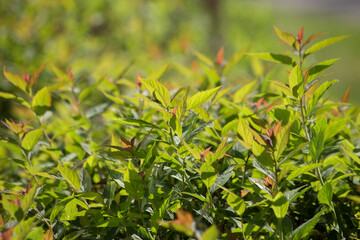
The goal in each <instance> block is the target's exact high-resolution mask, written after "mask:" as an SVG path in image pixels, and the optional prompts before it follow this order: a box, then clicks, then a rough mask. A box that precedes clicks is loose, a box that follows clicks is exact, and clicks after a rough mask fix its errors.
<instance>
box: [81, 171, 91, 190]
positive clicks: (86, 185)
mask: <svg viewBox="0 0 360 240" xmlns="http://www.w3.org/2000/svg"><path fill="white" fill-rule="evenodd" d="M79 177H80V182H81V186H80V189H79V191H80V192H90V191H91V187H92V184H91V177H90V175H89V173H88V172H87V171H86V169H85V168H81V169H80V171H79Z"/></svg>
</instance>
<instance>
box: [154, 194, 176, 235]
mask: <svg viewBox="0 0 360 240" xmlns="http://www.w3.org/2000/svg"><path fill="white" fill-rule="evenodd" d="M171 197H172V194H171V192H170V193H169V194H168V197H167V198H166V199H164V201H163V202H162V204H161V206H160V207H159V208H158V209H156V210H155V211H154V214H153V215H152V216H151V231H152V233H153V234H155V233H156V232H157V228H158V226H159V224H158V221H159V220H162V219H163V217H164V215H165V213H166V210H167V209H168V207H169V204H170V199H171Z"/></svg>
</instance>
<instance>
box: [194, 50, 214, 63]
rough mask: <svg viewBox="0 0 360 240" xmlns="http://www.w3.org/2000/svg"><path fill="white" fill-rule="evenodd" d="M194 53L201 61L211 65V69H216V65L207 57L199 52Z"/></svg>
mask: <svg viewBox="0 0 360 240" xmlns="http://www.w3.org/2000/svg"><path fill="white" fill-rule="evenodd" d="M193 53H194V54H195V56H196V57H197V58H198V59H199V60H200V61H202V62H203V63H205V64H207V65H209V66H210V67H214V63H213V62H212V61H211V60H210V59H209V58H208V57H207V56H205V55H204V54H202V53H200V52H198V51H193Z"/></svg>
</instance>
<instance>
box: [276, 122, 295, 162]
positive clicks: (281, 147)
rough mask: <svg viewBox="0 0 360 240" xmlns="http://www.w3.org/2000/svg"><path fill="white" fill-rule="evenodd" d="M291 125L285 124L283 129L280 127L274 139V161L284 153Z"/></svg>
mask: <svg viewBox="0 0 360 240" xmlns="http://www.w3.org/2000/svg"><path fill="white" fill-rule="evenodd" d="M291 126H292V123H289V124H287V125H286V126H285V127H282V129H281V130H280V132H279V133H278V134H277V135H276V137H275V140H276V142H275V151H274V155H275V161H278V160H279V159H280V157H281V154H282V153H283V152H284V151H285V149H286V146H287V144H288V142H289V137H290V129H291Z"/></svg>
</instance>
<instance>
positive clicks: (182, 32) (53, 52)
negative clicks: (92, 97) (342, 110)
mask: <svg viewBox="0 0 360 240" xmlns="http://www.w3.org/2000/svg"><path fill="white" fill-rule="evenodd" d="M338 2H340V1H338ZM358 2H359V1H351V0H347V1H341V3H340V4H341V5H339V4H334V1H331V0H322V1H316V4H315V3H314V1H301V2H300V1H291V0H287V1H284V0H274V1H266V0H262V1H260V0H258V1H254V0H253V1H250V0H241V1H240V0H193V1H186V0H172V1H160V0H131V1H124V0H92V1H80V0H77V1H74V0H53V1H48V0H32V1H24V0H11V1H0V65H1V66H4V65H5V66H6V68H7V70H8V71H10V72H13V73H16V74H18V75H22V74H23V72H26V73H31V72H33V71H34V70H35V69H37V68H39V67H40V66H41V65H43V64H45V63H53V64H55V65H56V66H58V67H59V68H61V69H63V70H64V71H67V70H68V69H69V68H70V67H71V68H72V71H73V74H74V75H75V77H81V76H85V75H86V74H87V73H90V74H96V75H106V76H109V77H112V78H117V77H118V76H119V75H120V74H121V72H122V71H123V70H124V69H125V68H126V67H127V66H128V65H129V64H131V66H130V68H129V70H128V71H127V73H126V75H125V77H127V78H128V79H131V80H135V78H136V75H137V73H138V72H139V71H140V72H142V73H143V75H144V76H146V75H147V74H148V73H149V72H151V71H152V70H155V69H156V68H158V67H159V66H161V65H163V64H165V63H168V62H172V63H176V64H179V65H181V66H185V67H187V68H190V67H191V66H192V67H193V68H194V66H193V65H194V56H193V54H192V51H193V50H197V51H200V52H202V53H204V54H205V55H207V56H209V57H210V58H211V59H214V58H215V56H216V53H217V51H218V49H219V48H220V47H221V46H224V48H225V58H229V57H230V56H231V55H232V54H233V53H235V52H237V51H239V50H241V49H242V48H244V47H246V46H249V45H251V51H252V52H269V51H271V52H275V53H284V52H285V51H286V50H289V49H288V48H287V47H286V46H285V45H280V44H278V42H279V40H278V39H277V37H276V35H275V33H274V31H273V28H272V26H273V25H276V26H277V27H279V28H280V29H282V30H284V31H288V32H292V33H294V34H297V32H298V30H299V29H300V28H301V27H302V26H304V29H305V31H304V35H305V36H304V37H305V38H306V37H308V36H310V35H311V34H313V33H317V32H326V33H328V34H327V35H325V36H322V37H321V38H322V39H324V38H326V37H334V36H339V35H348V34H351V35H352V36H351V37H350V38H348V39H345V40H343V41H341V42H340V43H337V44H336V45H333V46H330V47H328V48H326V49H324V50H322V51H320V52H318V53H316V54H315V55H314V56H313V57H312V58H309V62H311V63H313V62H319V61H323V60H326V59H331V58H337V57H340V58H341V61H339V62H337V63H336V64H335V66H333V67H332V68H331V69H330V71H329V72H328V73H329V76H328V77H327V78H331V79H334V78H335V79H339V80H340V83H338V84H337V85H336V87H334V88H332V89H331V91H330V96H329V94H328V96H329V97H331V98H332V99H334V100H339V99H340V98H341V96H342V95H343V93H344V92H345V90H346V89H347V88H348V87H349V86H352V88H353V90H352V94H351V98H350V102H352V103H356V104H358V103H360V95H359V94H356V92H357V90H358V89H360V71H359V66H360V58H359V56H360V47H359V43H360V24H359V22H360V14H359V11H358V10H359V9H360V8H359V6H360V5H359V3H358ZM345 5H346V6H347V8H346V7H344V6H345ZM272 65H273V64H271V63H265V62H264V69H268V68H269V67H271V66H272ZM285 70H286V68H285V67H284V69H282V68H281V67H280V68H279V69H278V72H277V74H276V75H275V77H276V78H279V80H285V79H286V78H287V74H286V72H285ZM235 73H236V74H234V78H235V80H236V79H237V78H238V79H241V78H255V76H254V75H253V74H252V73H251V61H250V60H249V59H248V58H246V59H244V61H243V62H241V63H240V64H239V65H238V67H237V69H236V70H235ZM50 76H53V75H51V69H50V68H48V69H46V70H45V71H44V73H42V75H40V82H39V87H40V86H43V85H46V84H47V81H48V80H49V79H51V77H50ZM170 76H171V79H170V81H175V82H177V83H180V84H182V83H183V84H185V83H188V82H191V81H193V80H192V79H186V77H184V75H182V74H173V75H171V74H170ZM0 91H10V92H11V91H14V88H13V87H12V86H11V85H10V83H8V82H7V81H6V80H5V78H4V77H3V75H2V74H1V76H0ZM0 103H1V107H0V111H1V112H5V111H6V110H5V109H7V108H8V102H7V101H4V100H2V99H1V100H0Z"/></svg>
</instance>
